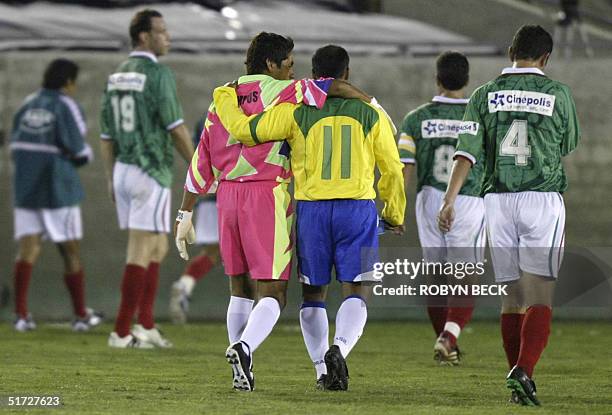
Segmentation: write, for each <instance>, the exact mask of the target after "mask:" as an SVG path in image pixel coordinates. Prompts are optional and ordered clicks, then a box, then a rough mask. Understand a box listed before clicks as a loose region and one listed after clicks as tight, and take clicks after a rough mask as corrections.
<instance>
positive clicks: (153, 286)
mask: <svg viewBox="0 0 612 415" xmlns="http://www.w3.org/2000/svg"><path fill="white" fill-rule="evenodd" d="M158 281H159V262H149V268H147V273H146V274H145V277H144V289H143V294H142V297H141V299H140V306H139V307H138V308H139V313H138V323H140V324H142V326H143V327H144V328H145V329H147V330H149V329H152V328H153V327H155V320H154V319H153V307H154V306H155V296H156V295H157V283H158Z"/></svg>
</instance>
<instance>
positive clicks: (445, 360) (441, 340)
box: [434, 335, 461, 366]
mask: <svg viewBox="0 0 612 415" xmlns="http://www.w3.org/2000/svg"><path fill="white" fill-rule="evenodd" d="M434 360H435V361H437V362H438V363H439V364H440V366H457V365H459V363H460V361H461V352H459V348H458V347H457V346H454V347H453V346H451V344H450V340H449V339H447V338H446V337H444V336H442V335H440V337H438V338H437V339H436V343H435V344H434Z"/></svg>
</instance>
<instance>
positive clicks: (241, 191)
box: [217, 181, 294, 280]
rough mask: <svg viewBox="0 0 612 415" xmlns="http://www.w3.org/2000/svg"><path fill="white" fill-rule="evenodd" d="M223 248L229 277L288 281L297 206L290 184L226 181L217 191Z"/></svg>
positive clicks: (220, 238)
mask: <svg viewBox="0 0 612 415" xmlns="http://www.w3.org/2000/svg"><path fill="white" fill-rule="evenodd" d="M217 209H218V211H219V246H220V248H221V259H222V260H223V265H224V267H225V273H226V274H227V275H240V274H246V273H248V274H249V275H250V276H251V278H252V279H256V280H288V279H289V275H290V274H291V260H292V255H291V250H292V248H293V239H294V235H293V230H292V228H293V218H294V215H293V206H292V204H291V195H290V194H289V192H288V190H287V184H286V183H276V182H268V181H266V182H263V181H262V182H243V183H236V182H228V181H222V182H221V183H220V185H219V188H218V189H217Z"/></svg>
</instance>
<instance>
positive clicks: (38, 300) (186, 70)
mask: <svg viewBox="0 0 612 415" xmlns="http://www.w3.org/2000/svg"><path fill="white" fill-rule="evenodd" d="M58 55H60V54H58V53H47V52H44V53H35V52H32V53H5V54H2V55H0V129H2V130H4V132H5V135H6V137H7V138H6V141H8V135H9V131H10V127H11V119H12V115H13V113H14V112H15V110H16V108H17V107H18V106H19V105H20V103H21V102H22V100H23V98H24V97H25V96H26V95H28V94H29V93H31V92H32V91H34V90H36V89H37V88H38V86H39V85H40V81H41V78H42V72H43V70H44V67H45V65H46V64H47V63H48V62H49V61H50V60H52V59H53V58H55V57H57V56H58ZM61 55H62V56H65V57H69V58H72V59H74V60H75V61H77V62H78V63H79V64H80V66H81V73H80V76H79V91H78V96H77V99H78V101H79V102H80V103H81V104H82V105H83V107H84V109H85V112H86V116H87V119H88V125H89V134H88V141H89V142H90V143H91V144H92V145H93V147H94V149H95V151H96V156H97V159H96V160H95V162H94V163H93V164H92V165H90V166H86V167H85V168H83V169H82V170H81V178H82V181H83V183H84V187H85V190H86V200H85V201H84V203H83V205H82V207H83V219H84V230H85V238H84V241H83V245H82V255H83V263H84V266H85V271H86V275H87V297H88V301H89V304H90V305H91V306H93V307H96V308H99V309H102V310H103V311H106V312H107V313H108V314H111V315H114V313H115V311H116V308H117V305H118V301H119V297H118V292H119V282H120V276H121V274H122V267H123V261H124V259H125V246H126V235H125V234H124V233H121V232H120V231H119V230H118V227H117V223H116V217H115V212H114V207H113V205H112V204H111V202H110V201H109V199H108V197H107V194H106V185H105V179H104V174H103V170H102V163H101V160H100V158H99V151H98V146H97V140H98V135H99V128H98V122H97V119H98V111H99V101H100V95H101V93H102V90H103V88H104V85H105V79H106V76H107V75H108V74H109V73H110V72H111V71H112V70H113V69H114V68H115V67H116V65H117V64H118V63H119V62H120V61H121V60H122V59H124V58H125V55H123V54H118V53H95V54H94V53H61ZM242 59H243V57H242V56H238V55H214V56H188V55H174V56H172V55H171V56H170V57H168V58H164V59H163V62H164V63H166V64H168V65H169V66H170V67H171V68H172V69H173V70H174V72H175V74H176V78H177V84H178V91H179V96H180V100H181V102H182V104H183V107H184V111H185V118H186V120H187V123H188V125H189V126H190V128H192V126H193V125H194V124H195V122H196V120H197V118H198V117H200V116H201V115H202V114H203V113H204V112H205V111H206V109H207V108H208V105H209V103H210V97H211V92H212V89H213V88H214V87H215V86H216V85H219V84H221V83H223V82H226V81H229V80H231V79H233V78H236V77H238V76H239V75H240V74H241V73H242V72H243V64H242ZM507 64H508V62H507V61H506V60H505V59H502V58H474V59H471V67H472V69H471V81H470V85H469V88H470V92H471V91H472V90H473V88H475V87H476V86H478V85H480V84H481V83H483V82H486V81H487V80H489V79H491V78H492V77H495V76H496V75H497V74H498V73H499V71H500V70H501V68H502V67H504V66H506V65H507ZM611 65H612V59H596V60H589V61H580V62H579V64H578V62H576V63H575V64H573V63H564V62H560V61H557V60H556V59H553V62H552V65H551V68H550V71H549V75H550V76H551V77H553V78H555V79H559V80H561V81H563V82H565V83H567V84H568V85H569V86H570V87H571V88H572V90H573V92H574V96H575V100H576V104H577V107H578V112H579V114H580V121H581V124H582V131H583V141H582V143H581V146H580V148H579V149H578V150H577V151H576V152H575V153H574V154H572V155H571V156H569V157H568V158H567V159H566V167H567V172H568V175H569V177H570V188H569V191H568V192H567V194H566V195H565V200H566V204H567V210H568V218H567V244H568V245H569V246H579V247H590V246H612V245H611V244H612V232H610V231H611V230H612V215H610V206H611V205H612V195H611V193H610V189H611V188H612V186H611V184H612V175H610V174H609V173H608V172H609V166H610V165H611V164H612V151H611V150H610V144H609V143H610V139H611V138H612V137H611V135H612V134H611V131H612V119H611V118H610V105H609V97H610V96H611V95H612V73H611V72H610V71H608V70H607V68H609V67H610V66H611ZM309 67H310V62H309V59H308V58H307V57H305V56H298V57H297V62H296V68H297V70H296V75H297V76H307V75H308V72H309V71H308V69H309ZM433 70H434V65H433V59H400V58H390V57H356V58H354V59H352V61H351V81H352V82H353V83H355V84H356V85H358V86H360V87H362V88H363V89H364V90H366V91H368V92H369V93H371V94H373V95H375V96H376V97H377V98H378V99H379V101H380V102H381V103H382V104H383V105H384V106H385V108H386V109H387V110H388V112H389V114H390V115H391V116H392V117H393V119H394V120H395V123H396V124H397V125H398V126H399V124H400V122H401V120H402V117H403V116H404V114H405V113H406V112H407V111H409V110H411V109H413V108H415V107H416V106H418V105H420V104H422V103H423V102H425V101H427V100H429V99H430V98H431V97H432V96H433V95H434V93H435V87H434V74H433ZM7 144H8V143H7V142H5V145H4V146H3V148H2V152H1V153H0V195H1V196H0V241H1V242H0V264H2V265H1V266H0V284H9V285H10V284H11V280H12V266H13V260H14V257H15V244H14V243H13V238H12V232H13V225H12V210H11V192H12V190H11V166H10V163H9V154H8V149H7ZM175 173H176V175H175V185H174V188H173V191H174V198H173V202H174V203H173V210H172V211H173V212H175V208H176V207H177V206H178V204H179V201H180V196H181V192H182V191H181V189H182V182H183V178H184V174H185V163H184V162H182V161H181V160H179V159H178V156H177V157H176V163H175ZM408 200H409V205H408V213H407V234H406V236H405V237H403V238H402V239H399V238H394V237H393V236H383V241H382V244H383V245H388V246H410V247H414V246H418V242H417V237H416V225H415V220H414V208H413V205H414V189H412V190H411V192H410V195H409V198H408ZM195 251H196V250H195V249H191V252H192V253H195ZM183 266H184V262H183V261H182V260H181V259H180V258H179V257H178V255H177V254H176V250H175V248H174V246H173V245H171V250H170V252H169V255H168V258H167V260H166V262H165V263H164V265H163V267H162V275H161V280H160V294H159V297H158V302H157V312H158V315H159V316H160V317H164V316H166V315H167V299H168V293H169V289H170V285H171V284H172V282H173V281H174V279H175V278H177V277H178V276H179V275H180V273H181V271H182V269H183ZM62 272H63V271H62V265H61V261H60V260H59V255H58V254H57V252H56V250H55V248H53V247H52V246H51V245H50V244H48V243H47V244H45V245H44V248H43V253H42V255H41V256H40V258H39V260H38V265H37V266H36V267H35V269H34V275H33V280H32V283H31V290H30V305H31V310H32V312H33V313H34V315H35V316H37V317H38V318H49V319H66V318H69V317H70V314H71V310H70V306H69V298H68V295H67V293H66V290H65V289H64V287H63V282H62ZM299 291H300V290H299V287H298V284H297V282H296V281H295V280H293V281H292V282H291V284H290V299H289V303H288V307H287V311H286V312H285V313H284V316H285V318H294V319H295V318H297V311H296V310H297V307H298V305H299V300H298V297H299ZM333 294H334V292H332V293H331V294H330V296H331V297H337V296H334V295H333ZM227 298H228V296H227V281H226V279H225V277H223V274H222V271H221V269H215V270H214V271H213V272H211V273H210V274H209V275H208V276H207V277H206V278H205V279H204V280H203V281H202V283H201V284H200V286H198V287H197V288H196V291H195V293H194V299H193V300H194V301H193V306H192V313H191V314H192V315H193V316H194V317H199V318H214V319H222V318H224V316H225V309H226V304H227ZM336 304H337V301H330V314H331V315H333V314H334V313H335V310H336ZM11 307H12V306H11ZM11 312H12V310H11V309H10V308H5V309H3V310H1V311H0V313H1V316H3V317H4V318H7V319H8V318H9V317H10V316H11V315H12V314H11ZM579 314H580V313H577V314H576V316H578V315H579ZM608 314H609V313H608ZM423 315H424V313H423V312H422V311H421V310H420V309H417V308H415V307H409V308H401V309H397V308H380V309H373V310H371V311H370V316H371V317H373V318H393V319H395V318H413V317H420V316H423ZM477 315H480V316H483V317H484V316H493V315H495V307H488V308H485V309H481V310H480V311H478V312H477ZM569 315H570V316H574V314H572V313H569Z"/></svg>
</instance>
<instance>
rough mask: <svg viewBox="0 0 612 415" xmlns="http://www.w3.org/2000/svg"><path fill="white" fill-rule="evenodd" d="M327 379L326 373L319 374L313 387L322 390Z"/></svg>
mask: <svg viewBox="0 0 612 415" xmlns="http://www.w3.org/2000/svg"><path fill="white" fill-rule="evenodd" d="M326 379H327V375H326V374H324V375H321V376H319V379H317V383H316V384H315V388H316V389H317V390H319V391H324V390H325V380H326Z"/></svg>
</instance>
